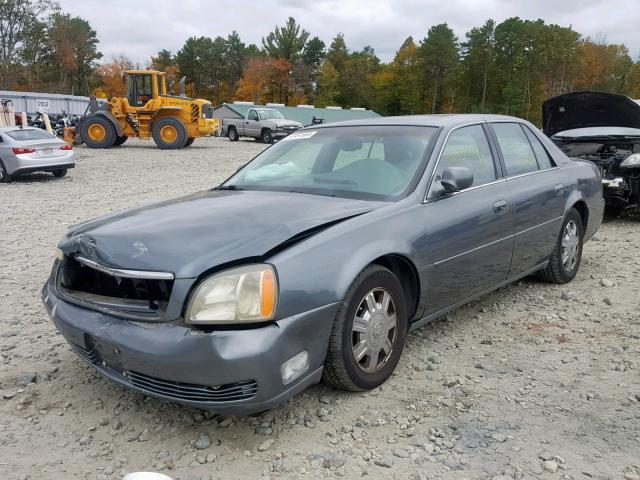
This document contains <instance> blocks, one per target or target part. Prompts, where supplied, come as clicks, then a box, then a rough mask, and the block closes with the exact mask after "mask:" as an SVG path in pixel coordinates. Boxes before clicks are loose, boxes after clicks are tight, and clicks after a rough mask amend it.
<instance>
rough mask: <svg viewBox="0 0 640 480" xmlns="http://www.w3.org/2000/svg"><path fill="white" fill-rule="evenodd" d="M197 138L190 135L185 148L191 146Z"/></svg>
mask: <svg viewBox="0 0 640 480" xmlns="http://www.w3.org/2000/svg"><path fill="white" fill-rule="evenodd" d="M194 140H195V137H189V138H188V139H187V143H185V144H184V146H185V148H186V147H190V146H191V145H192V144H193V141H194Z"/></svg>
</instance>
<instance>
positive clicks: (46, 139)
mask: <svg viewBox="0 0 640 480" xmlns="http://www.w3.org/2000/svg"><path fill="white" fill-rule="evenodd" d="M75 165H76V164H75V160H74V155H73V148H72V146H71V145H69V144H68V143H66V142H63V141H62V140H60V139H59V138H58V137H56V136H54V135H52V134H50V133H49V132H47V131H46V130H41V129H39V128H33V127H24V128H21V127H2V128H0V182H1V183H9V182H11V181H13V178H14V177H15V176H16V175H18V174H22V173H31V172H52V173H53V174H54V175H55V176H56V177H58V178H61V177H64V176H65V175H66V174H67V169H69V168H73V167H75Z"/></svg>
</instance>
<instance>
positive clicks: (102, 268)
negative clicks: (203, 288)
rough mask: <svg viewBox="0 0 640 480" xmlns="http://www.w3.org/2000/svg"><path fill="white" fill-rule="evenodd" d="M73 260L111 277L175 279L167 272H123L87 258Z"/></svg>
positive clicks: (77, 256)
mask: <svg viewBox="0 0 640 480" xmlns="http://www.w3.org/2000/svg"><path fill="white" fill-rule="evenodd" d="M74 258H75V259H76V260H77V261H78V262H80V263H81V264H83V265H84V266H86V267H89V268H93V269H94V270H98V271H99V272H102V273H106V274H107V275H111V276H112V277H120V278H138V279H140V280H174V279H175V275H174V274H173V273H169V272H153V271H144V270H123V269H120V268H111V267H106V266H104V265H100V264H99V263H96V262H94V261H93V260H89V259H88V258H84V257H83V256H81V255H76V256H75V257H74Z"/></svg>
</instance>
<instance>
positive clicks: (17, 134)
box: [5, 128, 56, 142]
mask: <svg viewBox="0 0 640 480" xmlns="http://www.w3.org/2000/svg"><path fill="white" fill-rule="evenodd" d="M5 133H6V134H7V135H8V136H9V137H11V138H13V139H14V140H18V141H19V142H22V141H25V140H51V139H52V138H56V137H54V136H53V135H51V134H50V133H49V132H47V131H46V130H40V129H39V128H36V129H34V130H31V129H29V130H11V131H10V132H5Z"/></svg>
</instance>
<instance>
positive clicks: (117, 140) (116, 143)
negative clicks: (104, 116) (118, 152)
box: [113, 135, 129, 147]
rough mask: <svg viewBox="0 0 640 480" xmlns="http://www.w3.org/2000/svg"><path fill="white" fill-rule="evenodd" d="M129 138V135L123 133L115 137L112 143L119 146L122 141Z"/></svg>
mask: <svg viewBox="0 0 640 480" xmlns="http://www.w3.org/2000/svg"><path fill="white" fill-rule="evenodd" d="M128 139H129V137H127V136H126V135H123V136H121V137H118V138H116V141H115V143H114V144H113V146H114V147H119V146H120V145H122V144H123V143H124V142H126V141H127V140H128Z"/></svg>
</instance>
